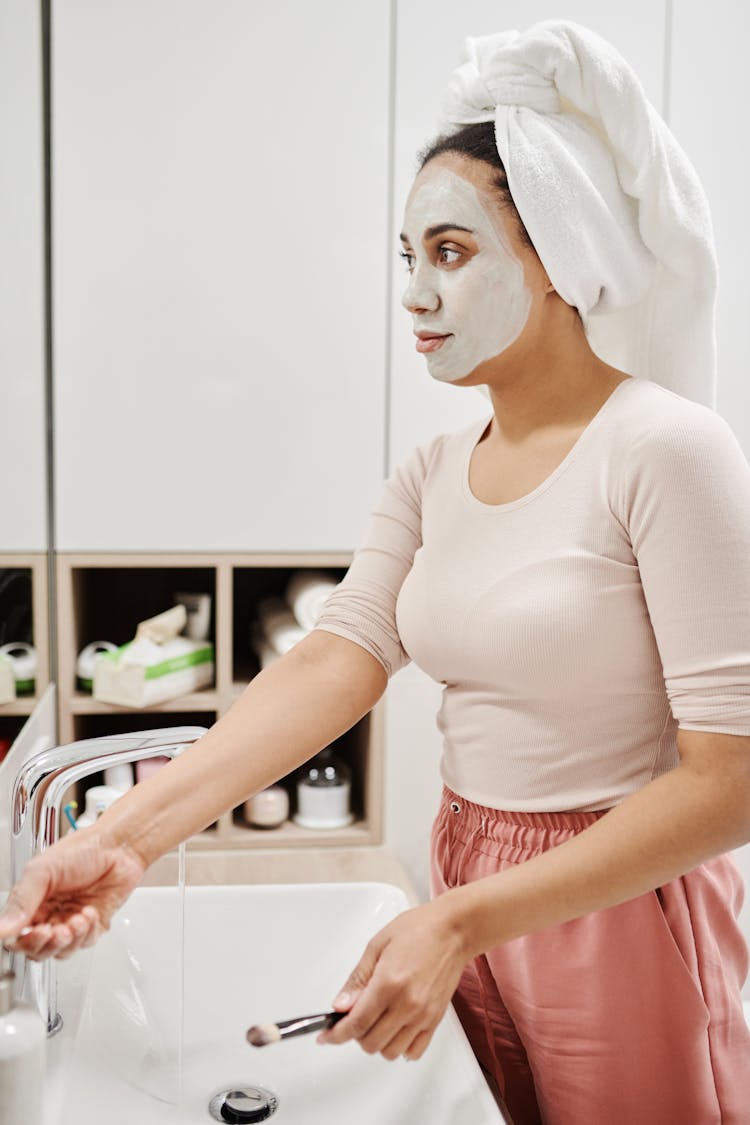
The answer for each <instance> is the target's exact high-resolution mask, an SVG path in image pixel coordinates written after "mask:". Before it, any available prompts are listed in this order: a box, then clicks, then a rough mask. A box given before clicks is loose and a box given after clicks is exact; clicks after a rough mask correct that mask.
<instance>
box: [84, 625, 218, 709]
mask: <svg viewBox="0 0 750 1125" xmlns="http://www.w3.org/2000/svg"><path fill="white" fill-rule="evenodd" d="M213 679H214V647H213V645H212V644H209V643H207V642H206V641H194V640H191V639H190V638H189V637H174V638H173V639H172V640H168V641H165V642H164V643H163V644H156V643H155V642H154V641H151V640H147V639H145V638H136V640H134V641H131V642H130V643H129V644H126V645H122V647H121V648H118V649H117V651H116V652H112V653H105V654H103V655H102V656H100V657H99V659H98V660H97V662H96V664H95V665H94V693H93V694H94V699H99V700H101V701H102V702H103V703H116V704H119V705H121V706H123V707H148V706H150V704H152V703H163V702H164V700H165V699H174V698H175V697H177V696H179V695H185V694H186V693H187V692H191V691H197V690H198V688H202V687H207V686H208V685H209V684H211V683H213Z"/></svg>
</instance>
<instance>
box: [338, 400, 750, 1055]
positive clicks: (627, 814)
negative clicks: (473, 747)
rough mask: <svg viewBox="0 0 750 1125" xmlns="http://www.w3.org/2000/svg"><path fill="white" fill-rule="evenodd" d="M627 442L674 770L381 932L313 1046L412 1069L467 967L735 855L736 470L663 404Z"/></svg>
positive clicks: (747, 725) (691, 415) (694, 425)
mask: <svg viewBox="0 0 750 1125" xmlns="http://www.w3.org/2000/svg"><path fill="white" fill-rule="evenodd" d="M627 439H628V440H627V444H626V445H625V446H623V448H622V449H618V450H616V451H615V452H614V453H613V463H614V464H616V465H617V467H618V473H617V489H616V494H615V495H614V496H613V498H612V504H613V510H614V512H615V514H616V516H617V518H618V520H619V521H620V523H621V525H622V527H623V528H624V529H625V530H626V531H627V534H628V535H629V538H630V543H631V545H632V550H633V555H634V558H635V561H636V562H637V565H638V568H639V574H640V580H641V585H642V588H643V593H644V599H645V602H646V607H647V609H648V614H649V618H650V622H651V626H652V628H653V632H654V636H655V639H656V643H657V646H658V649H659V654H660V656H661V662H662V667H663V673H664V682H665V687H666V692H667V696H668V699H669V703H670V706H671V709H672V713H673V716H674V718H675V720H676V722H677V724H678V727H679V729H678V730H677V749H678V751H679V764H678V765H676V766H675V768H674V769H673V770H671V772H669V773H666V774H664V775H663V776H661V777H658V778H657V779H655V780H653V781H650V782H649V783H648V784H646V785H645V786H644V787H643V788H642V789H640V790H639V791H638V792H636V793H634V794H632V795H631V796H629V797H627V798H626V799H625V800H624V801H622V803H621V804H619V805H618V806H617V807H616V808H614V809H611V810H610V811H609V812H608V813H607V814H606V816H603V817H601V819H599V820H597V821H596V822H595V823H594V824H592V825H590V826H589V827H588V828H586V829H585V830H584V831H583V832H581V833H580V834H579V835H578V836H575V837H574V838H573V839H571V840H569V841H567V842H566V843H564V844H561V845H560V846H559V847H557V848H554V849H553V850H551V851H548V852H545V853H544V854H542V855H539V856H536V857H535V858H534V859H531V860H529V861H527V862H526V863H524V864H522V865H519V866H518V867H513V868H510V869H507V870H504V871H502V872H501V873H499V874H497V875H491V876H488V877H487V878H484V879H480V880H478V881H477V882H475V883H472V884H469V885H467V886H464V887H460V888H456V889H454V890H451V891H448V892H446V893H445V894H443V895H441V896H440V897H439V898H437V899H436V900H435V901H433V902H431V903H428V904H427V905H425V906H420V907H418V908H417V909H416V910H412V911H408V912H407V913H405V914H403V915H401V916H400V917H399V918H396V919H395V921H394V922H392V923H391V924H390V925H389V926H386V927H385V929H384V930H382V931H381V932H380V933H379V934H378V935H377V936H376V937H375V938H374V939H373V941H372V942H371V943H370V945H369V946H368V948H367V951H366V952H365V955H364V957H363V959H362V960H361V961H360V963H359V964H358V965H357V967H356V969H355V970H354V972H353V974H352V975H351V977H350V978H349V981H348V982H347V985H346V986H345V989H344V991H345V992H348V993H350V994H351V998H352V999H355V1002H354V1006H353V1008H352V1012H351V1015H350V1016H347V1017H346V1018H345V1019H343V1020H340V1021H339V1023H338V1024H336V1025H335V1027H334V1028H332V1029H331V1030H330V1031H328V1032H326V1033H325V1034H324V1035H323V1036H322V1037H321V1038H322V1039H323V1040H324V1041H326V1042H333V1043H338V1042H343V1041H344V1040H345V1039H352V1038H354V1039H358V1040H359V1042H360V1043H361V1044H362V1046H363V1047H364V1048H365V1050H367V1051H381V1052H382V1053H383V1054H384V1055H385V1056H386V1057H387V1058H395V1057H396V1056H397V1055H402V1054H404V1053H406V1054H407V1055H408V1057H409V1058H418V1057H419V1055H420V1054H421V1053H422V1051H423V1050H424V1048H425V1047H426V1045H427V1043H428V1042H429V1040H430V1037H431V1036H432V1033H433V1031H434V1030H435V1027H436V1026H437V1023H438V1022H439V1020H440V1017H441V1016H442V1014H443V1012H444V1011H445V1008H446V1007H447V1005H448V1002H449V1000H450V998H451V996H452V994H453V992H454V990H455V988H456V986H457V984H458V980H459V977H460V975H461V971H462V969H463V967H464V965H465V964H467V962H468V961H469V960H470V959H471V958H472V957H473V956H475V955H476V954H478V953H481V952H484V951H485V950H487V949H490V948H492V947H493V946H494V945H497V944H499V943H501V942H506V941H510V940H512V939H513V938H515V937H519V936H520V935H522V934H527V933H531V932H532V931H534V930H539V929H542V928H544V927H547V926H553V925H555V924H557V923H561V922H565V921H569V920H570V919H573V918H577V917H580V916H582V915H584V914H588V913H590V912H592V911H595V910H604V909H607V907H610V906H615V905H617V904H619V903H621V902H624V901H626V900H628V899H631V898H635V897H637V896H638V895H640V894H644V893H645V892H647V891H651V890H653V889H654V888H656V887H660V886H662V885H663V884H664V883H667V882H669V880H671V879H674V878H676V877H678V876H679V875H682V874H684V873H685V872H687V871H690V870H691V869H692V868H694V867H696V866H697V865H698V864H699V863H702V862H703V861H704V860H706V859H709V858H711V857H713V856H715V855H718V854H720V853H722V852H725V851H728V850H729V849H731V848H734V847H737V846H739V845H740V844H743V843H745V842H746V841H747V840H749V839H750V467H749V466H748V463H747V460H746V458H745V456H744V454H743V452H742V450H741V449H740V446H739V444H738V442H737V439H736V438H735V436H734V434H733V433H732V431H731V429H730V427H729V426H728V425H727V423H726V422H725V421H724V420H723V419H722V418H721V417H720V416H719V415H717V414H715V413H714V412H713V411H710V410H708V409H707V408H705V407H702V406H698V405H697V404H695V403H690V402H688V401H687V400H684V399H680V398H679V396H675V395H671V394H670V395H666V394H665V395H664V396H663V398H662V399H659V398H657V397H655V398H654V410H653V413H652V414H650V415H649V417H648V418H645V419H641V420H639V421H638V424H637V426H634V427H633V429H632V432H628V435H627ZM349 1006H350V999H344V1000H342V1002H340V1003H338V1004H337V1007H340V1008H344V1009H346V1008H348V1007H349Z"/></svg>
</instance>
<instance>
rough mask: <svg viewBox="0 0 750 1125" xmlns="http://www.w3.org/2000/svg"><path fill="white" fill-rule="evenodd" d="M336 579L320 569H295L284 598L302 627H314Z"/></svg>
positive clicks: (335, 585)
mask: <svg viewBox="0 0 750 1125" xmlns="http://www.w3.org/2000/svg"><path fill="white" fill-rule="evenodd" d="M338 584H339V583H338V579H337V578H334V577H332V576H331V575H330V574H326V573H325V571H322V570H296V571H295V572H294V574H293V575H292V577H291V578H290V579H289V584H288V586H287V588H286V600H287V602H288V603H289V606H290V608H291V610H292V613H293V614H294V616H295V617H296V619H297V621H298V622H299V623H300V625H301V626H302V627H303V628H304V629H314V628H315V625H316V623H317V620H318V618H319V617H320V614H321V612H322V610H323V606H324V605H325V604H326V602H327V601H328V598H329V596H330V595H331V594H332V593H333V591H334V590H335V589H336V587H337V586H338Z"/></svg>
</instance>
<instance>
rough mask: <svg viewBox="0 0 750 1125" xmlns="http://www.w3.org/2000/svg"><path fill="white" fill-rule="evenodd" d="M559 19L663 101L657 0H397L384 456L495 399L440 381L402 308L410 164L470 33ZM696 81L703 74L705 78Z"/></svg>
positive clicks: (483, 413)
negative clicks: (586, 30) (598, 38)
mask: <svg viewBox="0 0 750 1125" xmlns="http://www.w3.org/2000/svg"><path fill="white" fill-rule="evenodd" d="M558 17H559V18H565V19H570V20H574V21H575V22H577V23H581V24H583V25H584V26H586V27H590V28H591V29H592V31H596V32H597V33H598V34H599V35H602V36H604V38H605V39H608V40H609V41H610V42H611V43H613V44H614V46H615V47H617V49H618V50H619V51H621V53H622V54H623V55H624V56H625V58H626V59H627V60H628V62H629V63H630V64H631V66H632V67H633V68H634V69H635V71H636V72H637V74H638V76H639V77H640V79H641V81H642V82H643V85H644V87H645V90H646V93H647V95H648V97H649V98H650V99H651V101H652V102H653V103H654V105H655V106H656V107H657V109H661V105H662V87H663V77H664V65H663V63H664V44H665V39H664V35H665V5H664V2H663V0H659V2H657V3H654V0H633V3H630V4H627V5H620V4H601V3H599V2H598V0H568V2H567V3H566V4H564V5H562V10H561V5H560V4H558V3H553V2H551V0H505V2H504V3H503V4H497V3H496V0H465V2H464V3H462V4H448V3H441V4H439V5H436V4H435V3H434V0H400V2H399V4H398V23H397V44H398V51H397V73H396V91H397V98H396V114H395V120H396V134H395V176H394V202H393V206H394V215H395V226H394V241H393V248H392V254H393V257H392V261H393V263H394V264H393V311H392V315H393V326H394V327H393V334H392V349H391V365H390V366H391V393H390V404H391V407H390V449H389V465H390V466H391V467H393V466H394V465H396V464H398V463H399V462H400V461H401V460H403V458H404V457H405V456H406V455H407V454H408V453H409V451H410V450H411V449H412V448H413V447H414V446H415V445H417V444H419V443H420V442H422V441H426V440H427V439H428V438H430V437H432V436H433V435H434V434H437V433H441V432H442V431H444V430H457V429H460V428H461V427H462V426H467V425H469V424H470V423H471V422H472V421H473V420H474V419H475V418H477V419H478V418H482V417H489V415H490V413H491V409H492V408H491V406H490V403H489V402H488V400H487V399H486V398H485V397H484V396H483V395H482V393H481V392H480V391H478V390H476V389H475V388H467V387H451V386H449V385H447V384H444V383H442V384H441V383H438V382H436V381H435V380H433V379H432V378H431V377H430V375H429V374H428V373H427V368H426V365H425V361H424V358H423V357H422V356H420V355H417V353H416V352H415V350H414V337H413V335H412V332H411V322H410V317H409V316H408V314H407V313H406V312H405V311H404V310H403V309H402V307H401V303H400V302H401V295H402V293H403V290H404V288H405V274H404V270H403V266H402V264H401V261H400V259H398V258H397V249H398V248H397V246H396V240H397V238H398V232H399V231H400V230H401V226H400V223H401V219H402V217H403V209H404V203H405V201H406V197H407V195H408V193H409V188H410V186H411V182H412V180H413V178H414V173H415V170H416V154H417V152H418V151H419V149H420V148H422V147H423V146H424V145H425V144H426V142H427V141H429V140H431V139H432V138H433V137H434V136H435V135H436V134H437V132H438V121H439V117H440V112H441V109H442V105H443V98H444V95H445V89H446V87H447V84H448V81H449V79H450V75H451V73H452V71H453V69H454V68H455V67H456V66H458V65H459V63H460V62H461V61H462V50H463V43H464V39H466V37H467V36H470V35H471V36H475V35H489V34H491V33H493V32H496V31H504V30H506V29H509V28H516V29H517V30H519V31H524V30H526V28H528V27H530V26H531V25H532V24H534V23H537V22H538V21H539V20H545V19H553V18H558ZM701 86H702V83H701Z"/></svg>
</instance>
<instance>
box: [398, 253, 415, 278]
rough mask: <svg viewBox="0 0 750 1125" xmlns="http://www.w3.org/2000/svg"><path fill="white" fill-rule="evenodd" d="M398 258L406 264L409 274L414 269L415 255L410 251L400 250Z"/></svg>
mask: <svg viewBox="0 0 750 1125" xmlns="http://www.w3.org/2000/svg"><path fill="white" fill-rule="evenodd" d="M398 256H399V258H400V259H401V261H402V262H404V263H405V265H406V268H407V270H408V271H409V273H411V271H412V270H413V269H414V255H413V254H410V253H409V252H408V250H399V252H398Z"/></svg>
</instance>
